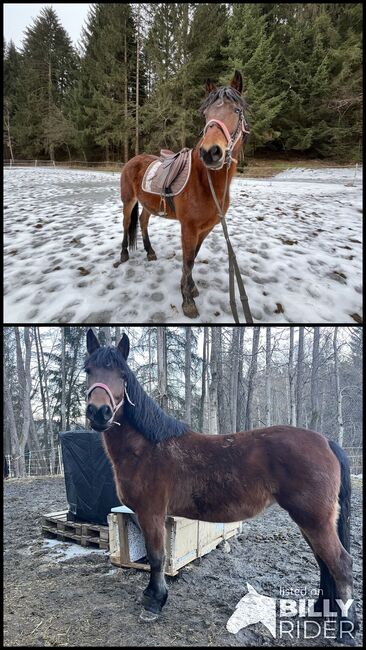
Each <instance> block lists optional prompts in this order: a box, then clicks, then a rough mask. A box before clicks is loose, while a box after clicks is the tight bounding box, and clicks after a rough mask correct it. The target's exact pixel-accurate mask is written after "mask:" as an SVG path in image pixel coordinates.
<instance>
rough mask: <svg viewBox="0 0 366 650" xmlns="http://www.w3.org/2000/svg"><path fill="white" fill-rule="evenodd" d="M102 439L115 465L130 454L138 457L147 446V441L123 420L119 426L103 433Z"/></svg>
mask: <svg viewBox="0 0 366 650" xmlns="http://www.w3.org/2000/svg"><path fill="white" fill-rule="evenodd" d="M103 439H104V444H105V447H106V448H107V451H108V455H109V457H110V459H111V461H112V463H113V464H115V465H118V464H119V463H120V461H121V460H122V459H123V458H127V457H128V456H130V455H131V454H132V455H134V456H139V455H140V454H141V453H142V451H143V449H144V448H145V447H146V446H148V445H149V442H148V440H146V438H144V436H143V435H142V434H141V433H139V432H138V431H137V429H135V427H133V426H132V425H131V424H130V423H129V422H128V421H127V420H126V419H125V418H122V419H121V420H120V425H119V426H118V425H117V424H115V425H114V426H113V427H111V428H110V429H108V431H104V433H103Z"/></svg>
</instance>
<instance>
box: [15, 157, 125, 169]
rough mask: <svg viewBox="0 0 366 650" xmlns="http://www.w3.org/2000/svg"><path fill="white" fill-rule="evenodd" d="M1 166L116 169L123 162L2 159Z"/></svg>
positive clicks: (120, 166)
mask: <svg viewBox="0 0 366 650" xmlns="http://www.w3.org/2000/svg"><path fill="white" fill-rule="evenodd" d="M3 166H4V167H6V168H13V167H14V168H16V167H48V168H49V167H51V168H52V167H54V168H56V167H61V168H75V167H76V168H78V167H80V168H81V169H82V168H87V167H91V168H93V167H94V168H96V167H101V168H112V167H113V168H117V169H119V170H120V169H122V167H123V163H122V162H121V161H119V160H117V161H108V160H101V161H97V162H96V161H94V162H89V161H87V160H65V161H62V162H58V161H55V160H38V159H37V160H11V159H10V160H4V161H3Z"/></svg>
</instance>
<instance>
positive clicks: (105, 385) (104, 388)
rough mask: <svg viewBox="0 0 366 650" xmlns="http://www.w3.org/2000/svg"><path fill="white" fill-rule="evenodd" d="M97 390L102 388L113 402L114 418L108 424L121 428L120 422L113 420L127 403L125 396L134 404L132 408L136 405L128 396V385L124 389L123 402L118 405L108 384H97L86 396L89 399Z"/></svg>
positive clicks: (91, 387)
mask: <svg viewBox="0 0 366 650" xmlns="http://www.w3.org/2000/svg"><path fill="white" fill-rule="evenodd" d="M95 388H102V389H103V390H104V391H105V392H106V393H107V395H108V397H109V399H110V400H111V404H112V409H113V413H112V417H111V418H110V419H109V420H108V422H107V424H118V426H120V424H119V422H115V421H114V420H113V418H114V416H115V415H116V413H117V411H118V409H119V408H120V407H121V406H122V404H123V402H124V401H125V395H126V397H127V399H128V401H129V402H130V404H132V406H135V405H134V403H133V402H131V400H130V398H129V395H128V393H127V390H126V385H125V387H124V391H123V397H122V399H121V401H120V402H118V404H116V401H115V399H114V397H113V394H112V391H111V390H110V388H108V386H107V384H101V383H96V384H93V385H92V386H90V388H89V390H88V392H87V394H86V397H87V398H88V397H89V396H90V395H91V393H92V392H93V390H95Z"/></svg>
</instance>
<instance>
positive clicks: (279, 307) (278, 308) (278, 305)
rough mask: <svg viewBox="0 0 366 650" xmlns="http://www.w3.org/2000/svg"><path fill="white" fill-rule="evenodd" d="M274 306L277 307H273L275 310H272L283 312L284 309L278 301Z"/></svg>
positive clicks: (278, 312) (277, 312)
mask: <svg viewBox="0 0 366 650" xmlns="http://www.w3.org/2000/svg"><path fill="white" fill-rule="evenodd" d="M276 307H277V309H275V311H274V313H275V314H284V313H285V310H284V308H283V307H282V305H281V303H280V302H276Z"/></svg>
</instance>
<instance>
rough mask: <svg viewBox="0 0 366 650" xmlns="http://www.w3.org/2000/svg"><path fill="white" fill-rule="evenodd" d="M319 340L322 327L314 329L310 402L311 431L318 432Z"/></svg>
mask: <svg viewBox="0 0 366 650" xmlns="http://www.w3.org/2000/svg"><path fill="white" fill-rule="evenodd" d="M319 340H320V327H314V338H313V355H312V364H311V384H310V401H311V418H310V424H309V427H310V429H313V430H314V431H317V430H318V424H319V419H320V407H319Z"/></svg>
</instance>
